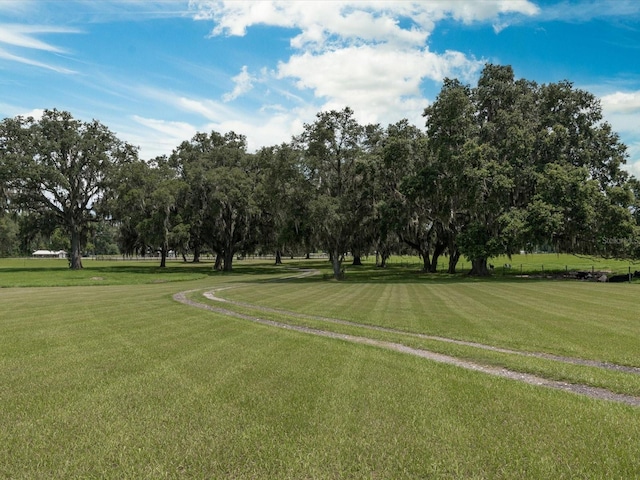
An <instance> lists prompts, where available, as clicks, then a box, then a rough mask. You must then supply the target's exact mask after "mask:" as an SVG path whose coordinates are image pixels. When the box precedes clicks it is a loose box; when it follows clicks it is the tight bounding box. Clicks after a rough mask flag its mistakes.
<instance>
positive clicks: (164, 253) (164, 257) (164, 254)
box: [160, 246, 168, 268]
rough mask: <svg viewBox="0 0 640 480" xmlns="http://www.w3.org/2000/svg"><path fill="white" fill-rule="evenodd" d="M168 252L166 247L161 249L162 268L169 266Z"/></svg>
mask: <svg viewBox="0 0 640 480" xmlns="http://www.w3.org/2000/svg"><path fill="white" fill-rule="evenodd" d="M167 250H168V248H167V247H165V246H163V247H162V248H161V249H160V268H164V267H166V266H167Z"/></svg>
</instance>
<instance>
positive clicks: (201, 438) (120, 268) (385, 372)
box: [0, 255, 640, 479]
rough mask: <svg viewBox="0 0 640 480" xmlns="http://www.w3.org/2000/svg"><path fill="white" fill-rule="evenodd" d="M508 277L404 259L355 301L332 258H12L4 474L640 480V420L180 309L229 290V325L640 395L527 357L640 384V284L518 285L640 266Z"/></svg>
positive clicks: (563, 259) (2, 414) (413, 360)
mask: <svg viewBox="0 0 640 480" xmlns="http://www.w3.org/2000/svg"><path fill="white" fill-rule="evenodd" d="M528 260H530V262H528ZM461 262H462V261H461ZM507 262H509V263H511V265H512V267H513V268H512V269H511V270H508V269H504V272H502V270H500V271H497V274H496V275H494V276H493V277H491V278H488V279H478V278H470V277H468V276H466V275H448V274H424V273H419V270H420V269H421V264H420V261H419V259H416V258H409V257H405V258H391V259H390V261H389V263H388V268H386V269H379V268H375V267H374V266H372V265H371V264H370V263H367V261H366V260H365V262H364V263H365V265H364V266H362V267H348V266H347V275H346V278H345V281H342V282H335V281H333V280H329V278H330V277H331V276H332V266H331V264H330V263H329V262H328V261H301V260H298V261H289V262H285V263H286V264H285V265H284V266H280V267H274V266H273V265H272V264H271V263H266V262H264V261H262V262H260V261H248V260H245V261H239V262H237V264H236V266H235V267H234V272H220V271H215V270H213V268H212V266H213V265H212V263H202V264H199V265H198V264H190V263H187V264H184V263H178V262H167V267H166V268H164V269H160V268H159V267H157V263H156V262H122V261H119V262H116V261H111V262H108V261H96V260H86V261H85V262H84V269H83V270H80V271H73V270H69V269H68V268H67V264H66V262H65V261H64V260H63V261H53V260H42V261H40V260H32V259H11V260H0V286H1V287H6V288H0V305H1V306H2V314H0V331H2V335H0V405H1V408H0V446H1V447H0V477H1V478H114V479H115V478H117V479H123V478H131V479H133V478H136V479H140V478H149V479H159V478H234V479H243V478H247V479H248V478H254V479H255V478H265V479H272V478H278V479H299V478H388V479H398V478H492V479H495V478H504V479H507V478H508V479H512V478H559V479H562V478H638V477H640V442H638V441H637V439H638V438H640V407H634V406H629V405H625V404H621V403H617V402H612V401H603V400H596V399H593V398H589V397H587V396H584V395H578V394H574V393H567V392H562V391H558V390H554V389H550V388H545V387H540V386H535V385H529V384H525V383H521V382H518V381H514V380H508V379H505V378H498V377H495V376H491V375H487V374H484V373H481V372H474V371H469V370H466V369H463V368H460V367H456V366H453V365H446V364H440V363H435V362H433V361H430V360H427V359H424V358H419V357H415V356H412V355H408V354H405V353H400V352H396V351H390V350H387V349H384V348H380V347H376V346H370V345H359V344H354V343H350V342H347V341H343V340H339V339H335V338H325V337H319V336H314V335H309V334H305V333H300V332H297V331H291V330H286V329H279V328H275V327H271V326H267V325H261V324H257V323H254V322H249V321H247V320H243V319H240V318H233V317H229V316H226V315H223V314H221V313H216V312H213V311H207V310H203V309H197V308H193V307H191V306H188V305H184V304H181V303H178V302H176V301H175V300H174V299H173V298H172V297H173V295H174V294H176V293H177V292H185V291H189V292H191V293H189V294H187V295H188V296H189V298H192V299H194V300H196V301H198V302H201V303H206V304H209V305H212V306H213V305H215V306H220V303H219V302H213V301H212V300H209V299H207V298H205V297H204V296H203V295H202V293H204V292H207V291H210V290H212V289H214V288H218V289H224V290H220V291H219V292H218V295H219V296H221V297H223V298H225V299H227V300H228V301H227V302H226V303H225V304H224V307H225V308H228V309H230V310H232V311H235V312H237V313H244V314H247V315H251V316H253V317H260V318H264V319H272V320H277V321H279V322H283V323H288V324H292V325H305V326H309V327H313V328H317V329H323V330H326V331H333V332H338V333H344V334H349V335H359V336H366V337H368V338H371V339H376V340H381V341H382V340H384V341H392V342H397V343H402V344H405V345H408V346H411V347H413V348H422V349H426V350H431V351H434V352H439V353H442V354H447V355H451V356H454V357H456V358H461V359H466V360H469V361H473V362H476V363H478V364H482V365H488V366H493V367H503V368H509V369H511V370H514V371H517V372H523V373H530V374H535V375H539V376H541V377H544V378H549V379H554V380H560V381H564V382H568V383H575V384H581V385H586V386H592V387H593V386H596V387H600V388H605V389H607V390H610V391H612V392H616V393H621V394H625V395H629V396H634V397H640V375H638V374H636V373H633V372H624V371H611V370H606V369H603V368H597V367H594V366H584V365H577V364H566V363H562V362H559V361H555V360H552V359H549V358H539V357H531V356H527V355H524V354H523V353H547V354H552V355H563V356H569V357H573V358H579V359H586V360H593V361H597V362H609V363H614V364H620V365H624V366H628V367H639V368H640V323H639V322H638V319H637V317H638V316H637V306H638V302H637V298H638V293H639V290H638V289H639V288H640V282H638V281H637V280H636V281H634V282H632V283H631V284H600V283H596V282H580V281H569V280H552V279H541V278H520V277H518V276H516V275H517V274H519V273H520V272H514V270H517V269H516V266H517V267H518V269H519V266H520V265H523V267H522V269H523V273H527V272H529V273H532V272H536V271H538V267H537V265H544V266H545V267H544V268H545V271H547V269H548V270H557V271H562V270H564V269H565V266H568V268H569V269H581V270H588V269H590V268H591V266H592V265H593V267H594V269H595V270H600V271H604V270H611V271H615V272H620V273H624V272H626V271H628V269H629V267H631V269H632V271H633V270H635V269H640V268H638V267H637V266H634V265H630V264H629V263H625V262H621V261H604V260H600V261H596V260H592V259H580V258H577V257H570V256H544V255H540V256H538V255H529V256H522V257H519V256H515V257H512V258H511V259H510V260H505V261H504V262H503V261H502V259H499V262H498V261H496V269H503V268H504V266H503V265H504V263H507ZM554 262H555V263H554ZM578 262H581V263H578ZM345 265H346V263H345ZM552 266H553V268H552ZM288 267H296V268H313V269H318V270H320V274H319V275H314V276H309V277H305V278H297V279H296V278H288V279H286V280H282V278H283V277H291V276H292V274H293V273H295V271H292V270H291V269H290V268H288ZM292 272H293V273H292ZM502 273H504V274H502ZM278 279H281V280H279V281H275V280H278ZM231 301H234V302H240V303H235V304H234V303H231ZM266 308H270V310H265V309H266ZM305 315H306V316H305ZM314 316H315V317H314ZM317 316H323V317H331V318H333V319H337V320H346V321H349V322H352V323H349V324H339V323H331V322H329V321H327V320H326V319H324V320H323V319H320V318H317ZM370 327H385V328H387V330H384V331H381V330H377V331H376V330H372V329H371V328H370ZM418 334H421V335H423V336H424V335H428V336H430V337H429V338H427V337H420V336H418ZM435 337H442V338H446V339H455V340H465V341H469V342H476V343H477V344H482V345H486V346H493V347H499V348H501V349H503V351H491V350H487V349H483V348H480V347H474V346H469V345H461V344H454V343H450V342H445V341H442V340H438V339H437V338H435Z"/></svg>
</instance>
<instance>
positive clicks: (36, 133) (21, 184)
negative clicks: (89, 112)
mask: <svg viewBox="0 0 640 480" xmlns="http://www.w3.org/2000/svg"><path fill="white" fill-rule="evenodd" d="M135 156H136V152H135V150H134V149H133V148H132V147H130V146H129V145H126V144H123V143H122V142H120V141H119V140H118V139H117V138H116V137H115V135H114V134H113V133H111V132H110V131H109V130H108V129H107V128H106V127H105V126H103V125H102V124H100V123H99V122H97V121H95V120H94V121H92V122H89V123H83V122H81V121H79V120H75V119H74V118H73V117H72V116H71V114H70V113H69V112H61V111H58V110H45V111H44V113H43V115H42V118H41V119H39V120H36V119H34V118H32V117H29V118H23V117H16V118H13V119H5V120H3V122H2V123H1V124H0V159H1V160H2V163H4V164H5V169H6V170H7V171H8V173H6V175H7V179H8V187H9V189H10V190H11V191H12V192H13V193H14V195H13V202H14V203H15V207H17V208H20V209H22V210H25V211H28V212H30V214H31V215H34V216H43V217H46V218H47V221H49V222H51V221H52V222H53V223H54V224H55V225H56V226H58V227H60V228H62V229H64V230H65V231H66V232H67V234H68V235H69V237H70V265H71V268H73V269H79V268H82V261H81V251H82V246H83V244H84V243H85V242H86V241H87V233H88V231H89V228H90V225H91V224H92V223H94V222H97V221H99V220H100V219H99V215H98V211H99V206H100V203H101V202H102V201H103V200H104V199H105V198H106V197H107V196H108V191H109V189H110V187H111V182H112V180H113V173H114V168H115V166H116V165H117V164H119V163H121V162H123V161H126V160H128V159H130V158H134V157H135ZM3 170H4V169H3Z"/></svg>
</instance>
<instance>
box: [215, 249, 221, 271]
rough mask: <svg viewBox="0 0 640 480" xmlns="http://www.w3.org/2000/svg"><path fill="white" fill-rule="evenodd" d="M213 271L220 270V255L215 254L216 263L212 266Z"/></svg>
mask: <svg viewBox="0 0 640 480" xmlns="http://www.w3.org/2000/svg"><path fill="white" fill-rule="evenodd" d="M213 269H214V270H222V255H220V254H219V253H216V263H214V264H213Z"/></svg>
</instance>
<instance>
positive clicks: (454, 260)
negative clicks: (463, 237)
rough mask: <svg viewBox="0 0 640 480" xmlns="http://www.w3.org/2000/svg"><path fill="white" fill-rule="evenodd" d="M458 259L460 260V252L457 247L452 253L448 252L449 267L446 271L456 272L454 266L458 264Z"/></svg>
mask: <svg viewBox="0 0 640 480" xmlns="http://www.w3.org/2000/svg"><path fill="white" fill-rule="evenodd" d="M458 260H460V252H459V251H458V249H457V248H456V249H454V250H453V253H449V269H448V270H447V273H451V274H453V273H456V266H457V265H458Z"/></svg>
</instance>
